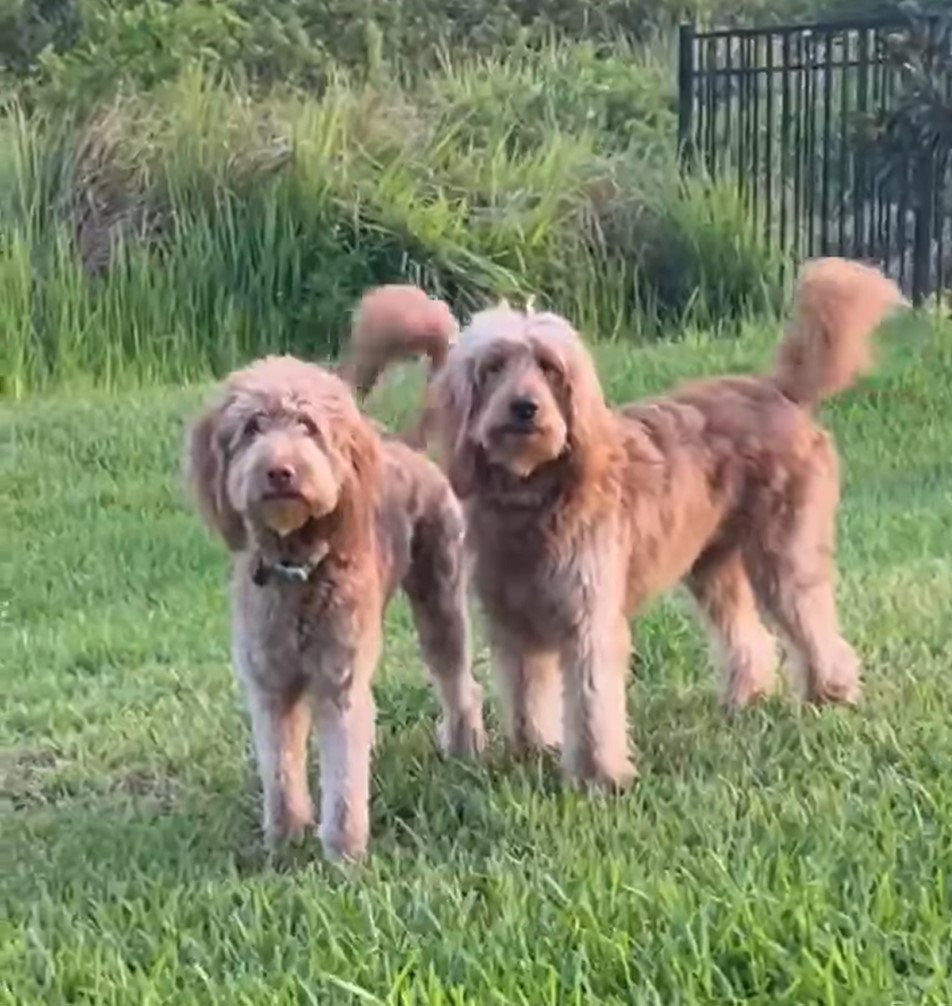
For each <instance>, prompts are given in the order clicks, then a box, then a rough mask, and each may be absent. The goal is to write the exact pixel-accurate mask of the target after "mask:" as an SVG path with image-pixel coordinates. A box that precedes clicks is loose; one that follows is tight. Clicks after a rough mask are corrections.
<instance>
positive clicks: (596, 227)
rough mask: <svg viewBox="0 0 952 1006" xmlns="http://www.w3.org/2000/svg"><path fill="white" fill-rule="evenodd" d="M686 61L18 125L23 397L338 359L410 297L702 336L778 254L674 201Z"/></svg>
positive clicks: (435, 78)
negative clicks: (533, 307)
mask: <svg viewBox="0 0 952 1006" xmlns="http://www.w3.org/2000/svg"><path fill="white" fill-rule="evenodd" d="M620 58H621V57H618V59H620ZM665 59H666V56H663V55H662V54H661V51H660V50H659V52H658V53H655V54H654V55H651V54H643V55H642V56H641V58H640V60H639V61H637V62H635V61H632V62H630V63H629V64H628V66H629V72H628V74H627V75H623V74H621V73H620V71H619V66H620V63H619V62H614V61H613V60H612V59H596V58H595V56H594V54H593V51H592V49H591V47H590V46H588V45H584V44H583V45H580V46H575V47H567V46H561V47H555V46H552V47H548V48H546V49H544V50H542V51H540V52H538V53H535V54H531V53H528V52H523V53H521V54H518V55H516V56H514V57H513V58H512V59H510V60H489V59H474V60H469V61H462V62H459V63H454V64H449V65H448V66H447V67H446V68H445V69H443V70H439V71H436V72H434V73H432V74H430V75H428V76H427V77H426V78H425V79H424V80H423V81H421V83H420V85H419V86H418V87H417V88H415V89H408V88H401V87H399V86H397V85H396V84H393V83H390V84H387V83H386V82H385V81H381V82H380V83H379V84H378V85H373V84H370V83H365V84H357V83H355V82H354V81H352V80H349V79H348V78H347V77H345V76H340V75H335V76H334V77H332V78H330V79H329V81H328V83H327V85H326V87H325V90H324V94H323V95H322V97H321V98H320V99H317V98H313V97H306V96H303V95H293V94H291V95H284V96H281V95H279V94H277V93H275V94H272V95H271V96H270V97H257V98H255V97H252V96H251V95H249V93H248V92H246V91H245V90H243V89H240V88H236V87H226V86H222V85H219V84H214V83H212V82H211V80H210V79H209V78H208V77H207V76H204V75H202V74H201V73H199V72H196V71H191V72H188V73H185V74H184V75H182V76H180V77H179V78H178V79H177V80H176V81H174V82H172V83H169V84H167V85H163V86H161V87H158V88H156V89H154V90H153V91H152V92H151V93H140V94H130V95H126V96H123V97H117V98H116V99H114V100H113V101H111V102H109V103H108V104H106V105H105V106H102V107H101V108H100V110H99V111H98V112H97V113H96V114H95V115H94V116H92V117H91V118H88V119H76V118H75V117H73V116H70V115H69V114H66V113H60V112H55V111H47V112H43V113H40V112H36V111H35V112H34V113H32V114H31V115H29V116H27V115H25V114H24V113H22V112H17V113H15V114H11V115H9V116H7V117H6V119H5V120H3V125H2V127H0V128H2V130H3V134H4V135H2V136H0V141H2V146H3V150H4V151H5V153H4V154H2V155H0V284H2V289H3V291H4V293H3V295H2V301H0V319H2V320H0V327H2V329H3V331H4V333H5V335H6V333H11V336H10V338H5V346H6V350H7V352H8V354H9V356H10V359H9V360H8V361H4V375H5V376H6V379H7V380H8V381H9V382H11V383H9V384H8V385H7V387H6V388H5V390H6V392H7V393H10V392H14V393H15V392H16V391H17V390H19V389H24V388H27V387H35V386H44V385H47V384H51V383H58V382H63V381H74V380H76V379H77V377H78V376H83V379H86V378H89V379H94V380H98V381H106V382H112V381H117V380H130V379H135V378H141V377H146V376H148V377H151V376H156V375H160V376H162V377H163V378H165V379H173V380H179V379H184V378H187V377H189V376H192V375H194V374H197V373H205V372H207V371H210V370H211V371H220V370H222V369H225V368H227V367H230V366H232V365H234V364H235V363H236V362H238V361H239V360H242V359H247V358H248V357H250V356H253V355H256V354H259V353H262V352H266V351H273V350H281V349H284V350H293V351H296V352H300V353H304V354H308V355H317V354H323V353H327V352H333V351H334V349H335V348H336V346H337V344H338V342H339V339H340V337H341V334H342V333H343V332H344V331H345V329H346V326H347V316H348V311H349V309H350V307H351V306H352V304H353V303H354V301H355V300H356V298H357V297H358V296H359V295H360V293H362V292H363V290H364V289H365V288H366V287H367V286H369V285H371V284H374V283H379V282H384V281H392V280H395V279H399V278H407V279H410V280H412V281H415V282H421V283H423V284H424V285H426V286H427V287H428V288H430V289H432V290H434V291H435V292H438V293H440V294H442V295H444V296H446V297H448V298H449V299H450V300H451V301H452V303H453V304H454V306H455V307H456V309H457V310H458V311H459V312H460V313H461V314H464V315H465V314H466V313H467V312H469V311H470V310H472V309H473V308H475V307H478V306H481V305H483V304H485V303H486V302H487V301H488V300H490V299H492V298H495V297H498V296H500V295H511V296H517V297H518V296H522V295H528V294H529V293H532V294H535V295H537V296H538V297H539V298H540V300H542V301H545V302H548V303H550V304H552V305H554V306H555V307H557V308H558V309H559V310H562V311H564V312H565V313H566V314H568V315H569V316H570V317H571V318H573V320H575V321H576V322H577V323H578V324H579V325H580V326H581V327H582V328H583V329H584V330H585V332H586V333H587V334H591V335H592V336H609V337H610V336H616V335H621V334H625V335H630V334H631V333H634V332H642V333H647V332H649V331H654V330H657V329H658V328H659V326H661V325H662V324H663V323H664V322H665V320H668V319H675V320H680V319H681V318H683V316H684V315H685V313H687V312H688V311H689V309H690V308H691V307H692V305H695V310H697V300H698V298H697V293H696V289H695V284H697V283H702V282H703V283H707V282H708V280H709V279H710V278H711V277H714V276H717V284H719V285H717V284H715V285H713V286H712V287H711V291H712V292H711V293H710V294H709V298H711V299H709V303H708V308H709V310H710V311H711V312H717V311H721V310H725V311H735V310H740V309H743V308H745V307H747V306H750V305H752V304H754V303H755V302H756V298H757V297H758V296H759V295H760V293H761V291H762V287H763V284H764V282H765V277H767V276H768V273H767V271H766V265H765V261H766V260H765V258H764V256H763V255H762V254H758V253H757V252H755V251H753V247H754V246H753V243H752V239H749V235H747V234H746V233H744V234H743V235H742V236H741V237H740V238H738V237H737V236H736V235H734V234H732V232H731V230H730V228H731V225H732V221H733V220H734V218H733V217H732V216H731V215H730V214H729V213H727V212H726V211H722V209H721V208H722V207H723V206H724V205H726V204H724V203H723V197H722V195H721V194H719V193H713V194H711V193H707V192H706V190H702V189H688V190H684V191H682V190H681V189H680V188H679V186H678V185H677V183H676V179H677V170H676V165H675V163H674V160H673V150H674V143H673V134H674V115H673V111H672V108H671V100H670V90H668V91H663V90H662V81H663V80H664V79H665V74H664V72H663V67H664V65H665ZM573 81H577V82H578V86H577V87H576V88H574V89H573V86H572V82H573ZM626 96H627V97H626ZM627 105H630V107H631V108H632V109H633V114H632V115H631V116H630V117H627V116H625V115H622V114H621V113H620V111H619V110H620V109H622V108H623V107H626V106H627ZM692 228H697V230H696V232H695V231H693V230H692ZM728 252H729V254H730V255H733V258H732V259H728V257H727V256H728ZM727 261H730V262H731V266H730V272H729V276H730V279H729V281H728V273H727V272H725V269H724V265H725V262H727ZM758 264H759V265H760V266H761V268H760V270H758V269H757V268H756V266H757V265H758ZM674 276H677V277H678V281H677V282H674V283H673V282H672V277H674ZM714 291H716V293H715V292H714ZM646 308H648V309H649V314H646V313H645V309H646Z"/></svg>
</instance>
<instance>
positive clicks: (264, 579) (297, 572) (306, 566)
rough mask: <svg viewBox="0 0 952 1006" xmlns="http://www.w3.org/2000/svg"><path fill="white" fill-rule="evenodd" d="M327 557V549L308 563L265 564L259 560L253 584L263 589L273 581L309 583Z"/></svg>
mask: <svg viewBox="0 0 952 1006" xmlns="http://www.w3.org/2000/svg"><path fill="white" fill-rule="evenodd" d="M326 556H327V549H326V548H325V549H324V550H323V551H322V552H320V553H319V554H317V555H315V556H312V557H311V558H310V559H308V560H307V562H286V561H284V560H279V561H278V562H265V561H264V559H259V560H258V562H257V563H256V564H255V567H254V569H253V570H252V572H251V579H252V582H253V583H254V584H255V585H256V586H258V587H263V586H264V585H265V584H266V583H269V582H270V581H272V580H280V581H281V582H282V583H307V582H308V580H310V579H311V577H312V576H313V575H314V573H315V572H316V571H317V569H318V567H319V566H320V565H321V563H322V562H323V561H324V559H325V557H326Z"/></svg>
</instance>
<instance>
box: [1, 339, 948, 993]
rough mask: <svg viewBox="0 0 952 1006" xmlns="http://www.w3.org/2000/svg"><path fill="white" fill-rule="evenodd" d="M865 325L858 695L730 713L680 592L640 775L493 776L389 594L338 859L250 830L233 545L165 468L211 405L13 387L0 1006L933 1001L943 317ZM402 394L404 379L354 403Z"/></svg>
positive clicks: (937, 954) (643, 648)
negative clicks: (620, 790) (851, 702)
mask: <svg viewBox="0 0 952 1006" xmlns="http://www.w3.org/2000/svg"><path fill="white" fill-rule="evenodd" d="M771 338H772V335H771V334H770V333H767V332H760V333H754V334H753V335H750V334H748V336H746V337H745V338H742V339H740V340H737V341H720V342H716V341H714V340H704V339H698V340H693V341H691V342H690V343H684V344H681V345H677V346H665V347H660V348H655V349H651V350H631V349H625V348H622V347H612V346H609V347H604V348H602V349H600V350H599V353H598V358H599V366H600V371H601V373H602V374H603V378H604V383H605V386H606V389H607V391H608V393H609V395H610V397H611V398H613V399H614V400H623V399H626V398H632V397H635V396H637V395H640V394H645V393H653V392H657V391H660V390H662V389H664V388H666V387H668V386H670V385H671V384H672V383H673V382H674V381H675V380H677V379H680V378H683V377H686V376H689V375H692V374H705V373H717V372H720V371H724V370H727V369H734V368H737V369H741V370H750V369H753V368H755V367H756V366H757V365H758V364H761V363H763V362H764V360H765V359H766V358H767V355H768V352H769V342H768V340H769V339H771ZM886 342H887V346H888V350H887V352H886V353H885V359H884V364H883V367H882V368H881V369H880V371H879V372H878V373H877V375H875V376H874V377H873V378H871V379H870V380H868V381H866V382H864V383H863V384H862V385H861V386H860V387H858V388H856V389H854V390H853V391H852V392H850V393H848V394H846V395H844V396H841V397H840V398H838V399H836V401H835V402H833V403H831V404H830V405H828V406H827V407H825V408H824V410H823V416H824V419H825V421H826V422H827V424H828V425H829V426H830V427H831V428H832V430H833V431H834V432H835V435H836V438H837V441H838V444H839V448H840V453H841V456H842V459H843V468H844V475H845V485H844V502H843V507H842V510H841V513H840V548H839V566H840V570H841V579H840V588H839V597H840V606H841V611H842V617H843V622H844V624H845V631H846V634H847V636H848V637H849V638H850V639H851V640H852V641H853V642H854V643H855V645H856V646H857V648H858V649H859V651H860V652H861V654H862V655H863V657H864V662H865V680H866V700H865V702H864V704H863V706H862V707H861V709H859V710H857V711H845V710H835V709H833V710H824V711H822V712H820V713H817V712H813V711H810V710H802V709H798V708H797V706H796V705H795V703H793V702H792V701H791V700H790V698H789V696H788V695H786V694H781V695H780V696H778V697H777V698H776V699H773V700H771V701H769V702H768V703H766V704H765V705H763V706H762V707H759V708H757V709H754V710H752V711H750V712H748V713H745V714H743V715H741V716H740V717H738V718H736V719H734V720H728V719H727V718H726V717H725V716H724V714H723V713H722V712H721V710H720V709H719V707H718V705H717V701H716V677H715V674H714V672H713V671H712V669H711V667H710V664H709V660H708V656H707V652H706V647H705V642H704V637H703V634H702V632H701V631H700V630H699V629H698V627H697V626H696V624H695V622H694V621H693V618H692V616H691V612H690V610H689V608H688V606H687V604H686V603H685V601H684V599H683V598H682V597H681V596H680V595H677V594H675V595H673V596H671V597H670V598H668V599H665V600H663V601H660V602H658V603H656V604H655V605H654V606H653V607H652V608H651V610H650V611H649V612H648V613H647V615H646V617H644V618H643V619H642V620H641V622H640V624H639V627H638V630H637V636H636V651H635V653H634V654H633V657H632V663H633V668H634V674H633V678H632V682H631V684H630V687H629V691H628V696H629V706H630V713H631V722H632V728H631V729H632V737H633V740H634V742H635V744H636V746H637V750H638V753H639V764H640V769H641V779H640V781H639V783H638V784H637V786H636V788H635V789H634V790H633V792H631V793H630V794H629V795H627V796H624V797H621V798H600V799H586V798H585V797H583V796H581V795H578V794H577V793H574V792H572V791H571V790H569V789H567V788H566V787H565V786H564V785H563V784H562V782H561V780H560V778H559V775H558V771H557V768H556V766H554V765H553V764H551V763H549V762H548V761H546V760H544V759H539V760H536V761H531V762H529V763H525V764H517V763H513V762H512V761H510V760H509V759H507V757H506V756H505V754H504V752H503V749H502V743H501V738H500V736H499V729H498V722H499V720H498V711H497V708H496V705H495V700H494V695H493V692H492V690H491V689H490V691H489V696H488V702H487V708H488V718H489V725H490V734H491V736H490V746H489V751H488V753H487V757H486V759H485V761H484V762H482V763H481V764H478V765H470V764H462V763H454V762H446V761H443V760H441V758H440V757H439V756H438V754H437V753H436V750H435V748H434V743H433V740H432V736H433V727H434V722H435V715H436V703H435V701H434V699H433V697H432V696H431V694H430V692H429V690H428V686H427V685H426V683H425V682H424V680H423V673H422V667H421V664H420V661H419V659H418V657H417V654H416V648H415V642H414V639H413V636H412V633H411V629H410V623H409V619H408V617H407V613H406V610H405V608H404V607H403V605H402V604H397V605H395V606H394V607H393V608H392V609H391V611H390V614H389V616H388V619H387V629H386V650H385V657H384V661H383V664H382V666H381V668H380V670H379V673H378V678H377V688H376V695H377V702H378V748H377V754H376V758H375V763H374V772H373V791H372V839H371V850H372V855H371V858H370V860H369V862H368V863H367V864H366V866H364V867H363V868H361V869H352V870H349V871H340V870H338V869H336V868H334V867H330V866H327V865H326V864H324V863H323V862H322V861H321V858H320V855H319V851H318V846H317V844H316V842H314V843H312V844H309V845H306V846H303V847H298V848H295V849H293V850H290V851H288V852H286V853H284V854H281V855H279V856H277V857H269V856H268V855H267V853H266V851H265V849H264V847H263V844H262V841H261V836H260V833H259V821H258V801H259V796H258V787H257V781H256V778H255V774H254V768H253V764H252V762H251V760H250V757H249V749H248V741H249V732H248V728H247V724H246V721H245V718H244V713H243V710H242V706H241V703H240V699H239V696H238V693H237V690H236V687H235V685H234V683H233V680H232V677H231V671H230V669H229V665H228V616H227V607H226V566H227V564H226V558H225V554H224V551H223V549H222V548H221V547H219V546H218V545H217V544H216V543H214V542H212V541H211V540H210V539H209V538H208V537H207V536H206V534H205V533H204V531H203V530H202V528H201V527H200V526H199V523H198V521H197V519H196V518H195V516H194V515H193V514H192V513H191V512H190V511H189V509H188V508H187V507H186V506H185V504H184V502H183V494H182V490H181V486H180V479H179V462H180V458H179V455H180V448H181V442H182V424H183V420H184V418H185V417H187V416H188V415H189V414H190V413H191V411H192V410H193V409H194V407H195V405H196V403H197V402H198V401H199V400H200V398H201V397H202V395H203V394H204V393H205V389H203V388H190V389H185V390H184V391H182V390H171V391H170V390H163V389H154V390H147V391H137V392H126V393H122V394H106V393H92V394H89V395H87V396H84V397H73V396H69V395H63V396H60V397H54V398H48V399H32V400H27V401H25V402H22V403H18V404H7V405H5V406H4V407H3V411H2V413H0V418H2V436H3V448H2V450H3V455H2V464H3V468H2V484H3V490H4V492H3V495H4V499H3V504H2V505H3V510H2V514H0V526H2V529H3V530H2V534H3V555H2V562H3V565H2V584H0V586H2V594H0V605H2V606H0V628H2V652H0V659H2V678H0V688H2V696H3V697H2V705H0V718H2V720H0V723H2V734H0V739H2V766H0V767H2V805H0V842H2V847H0V862H2V879H0V883H2V899H0V1002H2V1003H4V1004H7V1003H10V1004H12V1003H16V1004H18V1006H25V1004H31V1003H44V1004H47V1006H54V1004H60V1003H96V1004H103V1006H105V1004H118V1003H123V1004H127V1003H135V1004H143V1006H144V1004H159V1003H161V1004H166V1003H201V1004H211V1003H221V1004H226V1003H227V1004H241V1003H261V1004H264V1003H269V1004H271V1003H273V1004H282V1006H283V1004H291V1003H294V1004H298V1003H302V1004H303V1003H321V1004H323V1003H327V1004H335V1006H336V1004H348V1003H379V1002H386V1003H407V1004H409V1003H420V1004H422V1003H428V1004H464V1003H466V1004H480V1006H483V1004H492V1003H500V1004H501V1003H526V1004H533V1006H542V1004H549V1003H617V1004H622V1003H625V1004H628V1003H639V1004H640V1003H646V1004H650V1003H664V1004H671V1003H712V1002H718V1003H731V1002H735V1003H736V1002H749V1003H763V1004H768V1003H769V1004H777V1003H796V1004H806V1003H825V1004H830V1003H844V1004H846V1003H849V1004H872V1003H883V1004H887V1003H916V1004H919V1003H923V1004H926V1003H934V1004H947V1003H949V1002H950V1001H952V978H950V970H952V645H950V640H952V447H950V445H952V399H950V396H952V331H950V329H949V327H948V326H945V327H941V326H938V327H933V326H932V325H930V324H928V323H926V322H922V321H911V322H907V323H900V324H896V325H893V326H892V327H891V328H890V330H889V332H888V338H887V340H886ZM411 405H412V396H411V394H410V391H409V390H408V388H407V386H406V385H403V384H401V383H400V382H399V381H397V380H393V381H391V382H390V384H389V385H388V386H387V387H386V388H385V389H383V390H382V393H381V394H380V395H379V396H378V398H377V400H376V402H375V408H376V410H377V411H378V412H379V414H380V415H382V416H383V417H384V418H390V419H393V418H394V417H395V416H396V415H398V414H399V415H400V416H403V417H405V416H406V415H407V414H408V410H409V409H410V408H411ZM477 659H478V673H479V674H480V676H481V677H483V678H484V679H485V678H486V677H487V670H488V668H487V666H486V654H485V650H484V649H483V648H482V647H480V649H479V651H478V656H477Z"/></svg>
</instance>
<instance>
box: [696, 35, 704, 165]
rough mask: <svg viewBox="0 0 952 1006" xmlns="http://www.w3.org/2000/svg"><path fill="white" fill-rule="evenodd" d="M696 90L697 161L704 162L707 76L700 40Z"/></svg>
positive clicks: (697, 57) (697, 56) (697, 49)
mask: <svg viewBox="0 0 952 1006" xmlns="http://www.w3.org/2000/svg"><path fill="white" fill-rule="evenodd" d="M694 59H695V64H694V90H695V113H696V114H695V124H694V150H695V161H696V162H698V163H703V158H704V129H705V126H704V118H705V113H706V111H707V98H706V96H705V87H706V85H707V77H706V75H705V73H704V46H703V45H702V44H701V43H700V41H698V43H697V44H696V45H695V48H694Z"/></svg>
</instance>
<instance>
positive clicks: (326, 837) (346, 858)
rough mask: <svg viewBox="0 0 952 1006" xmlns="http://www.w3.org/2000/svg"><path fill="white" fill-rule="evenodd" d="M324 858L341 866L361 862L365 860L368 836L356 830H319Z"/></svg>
mask: <svg viewBox="0 0 952 1006" xmlns="http://www.w3.org/2000/svg"><path fill="white" fill-rule="evenodd" d="M319 835H320V839H321V848H322V849H323V850H324V857H325V858H326V859H327V860H328V861H329V862H331V863H337V864H340V865H342V866H346V865H348V864H355V863H360V862H363V860H364V859H366V858H367V840H368V837H369V836H368V834H367V833H366V832H360V831H359V830H357V829H352V830H349V831H348V830H342V829H334V828H323V827H322V828H321V829H320V831H319Z"/></svg>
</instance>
